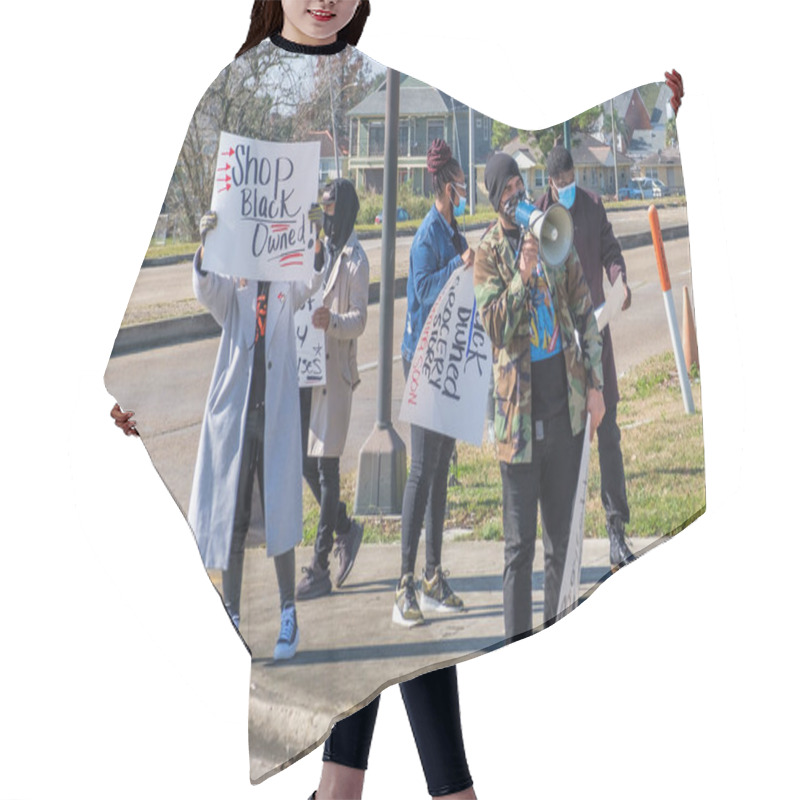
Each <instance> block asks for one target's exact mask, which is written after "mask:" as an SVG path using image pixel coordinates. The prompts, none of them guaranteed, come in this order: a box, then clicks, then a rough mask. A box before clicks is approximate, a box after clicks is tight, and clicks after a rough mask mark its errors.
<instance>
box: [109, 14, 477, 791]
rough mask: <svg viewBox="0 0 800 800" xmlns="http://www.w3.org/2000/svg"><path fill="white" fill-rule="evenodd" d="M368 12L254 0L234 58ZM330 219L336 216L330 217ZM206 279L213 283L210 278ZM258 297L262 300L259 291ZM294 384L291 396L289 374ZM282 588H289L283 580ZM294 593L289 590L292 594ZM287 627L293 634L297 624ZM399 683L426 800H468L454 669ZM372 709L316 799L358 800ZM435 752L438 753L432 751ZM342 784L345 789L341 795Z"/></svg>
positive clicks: (337, 749) (355, 31)
mask: <svg viewBox="0 0 800 800" xmlns="http://www.w3.org/2000/svg"><path fill="white" fill-rule="evenodd" d="M369 11H370V8H369V0H358V2H356V1H355V0H339V2H336V0H322V1H321V2H320V0H317V2H307V1H306V0H281V2H278V0H255V2H254V4H253V9H252V11H251V24H250V30H249V32H248V36H247V39H246V41H245V43H244V44H243V45H242V47H241V48H240V50H239V52H238V53H237V56H241V55H243V54H244V53H246V52H247V51H248V50H250V49H252V48H254V47H257V46H258V45H259V44H261V42H263V41H264V40H265V39H270V40H271V42H272V45H274V46H275V47H280V48H283V49H287V50H289V51H291V52H293V53H298V54H307V55H328V54H334V53H337V52H341V51H342V50H343V49H344V48H345V47H347V45H348V44H349V45H355V44H357V42H358V39H359V37H360V35H361V31H362V29H363V27H364V23H365V22H366V19H367V17H368V15H369ZM284 12H285V15H284ZM323 199H324V198H323ZM333 216H334V217H335V213H334V215H333ZM211 224H213V222H212V220H210V219H205V221H204V222H203V228H204V230H205V229H206V228H207V227H208V226H209V225H211ZM334 226H335V221H334ZM195 264H196V275H197V278H196V280H198V281H200V279H202V278H203V277H204V276H203V275H202V271H201V269H200V268H201V267H202V252H199V253H198V256H197V257H196V260H195ZM205 277H207V276H205ZM211 280H212V281H214V280H215V278H212V279H211ZM245 288H247V287H245ZM264 288H266V287H264ZM248 291H250V289H248ZM264 294H265V295H267V293H266V292H265V293H264ZM273 295H274V289H271V290H270V291H269V292H268V306H269V305H271V304H272V303H273ZM281 316H282V317H284V318H288V317H289V316H291V315H286V314H283V315H281ZM253 322H254V323H255V318H253ZM329 324H330V321H329ZM287 349H291V352H292V353H294V350H295V348H294V343H293V342H292V343H291V345H290V346H288V344H287ZM284 359H285V360H286V361H287V362H288V360H289V355H288V354H284V355H283V358H282V361H283V360H284ZM295 366H296V365H295ZM270 377H271V375H270ZM294 380H295V391H296V386H297V384H296V373H295V377H294ZM251 394H252V392H251ZM296 396H297V395H295V397H296ZM286 397H287V398H289V397H290V393H287V395H286ZM111 415H112V417H113V418H114V420H115V424H116V425H117V426H118V427H120V429H122V430H123V431H124V432H125V433H126V435H134V434H136V435H138V432H137V431H136V423H135V420H134V419H133V412H131V411H127V412H123V411H122V410H121V409H120V408H119V405H118V404H117V405H115V406H114V408H113V409H112V412H111ZM292 419H293V413H290V414H289V417H288V418H284V417H276V418H275V420H274V424H276V425H277V424H278V423H280V424H284V423H285V422H286V421H287V420H288V425H289V427H290V428H291V427H292V423H291V420H292ZM298 424H299V422H298ZM254 427H257V426H254ZM285 452H286V453H287V454H290V453H292V452H297V448H293V449H292V448H289V449H287V450H286V451H285ZM293 472H294V471H293ZM251 475H252V473H251ZM296 486H297V488H298V491H299V488H300V478H299V474H297V476H296ZM292 505H294V503H292ZM267 513H269V512H267ZM290 553H291V559H292V576H293V572H294V563H293V561H294V559H293V556H294V550H293V549H292V550H291V551H290ZM277 561H278V560H277V559H276V567H277V568H278V569H279V584H280V591H281V596H282V597H284V596H285V595H288V594H289V592H288V586H284V585H283V584H282V583H281V581H280V572H281V570H282V566H283V565H282V566H278V563H277ZM287 561H288V558H287ZM285 583H286V584H288V580H287V581H285ZM293 588H294V587H293V586H292V590H293ZM292 594H293V591H292ZM287 603H288V601H287ZM292 619H294V614H292ZM294 628H295V631H296V623H295V625H294ZM403 686H404V688H403V689H402V691H403V699H404V702H405V705H406V710H407V712H408V714H409V719H410V720H411V721H412V729H413V731H414V735H415V738H416V740H417V745H418V748H419V750H420V754H421V758H422V759H423V764H424V768H425V772H426V776H428V783H429V791H430V792H431V795H432V796H435V797H447V798H452V799H453V800H462V799H463V800H470V798H475V797H476V795H475V793H474V791H473V789H472V788H471V787H472V779H471V778H470V776H469V770H468V768H467V766H466V758H465V755H464V746H463V740H462V737H461V727H460V712H459V706H458V687H457V683H456V671H455V667H450V668H447V669H445V670H441V671H438V672H429V673H425V674H423V675H421V676H419V677H418V678H415V679H414V680H413V681H411V682H408V683H407V684H404V685H403ZM377 707H378V700H377V699H376V700H374V701H373V702H372V703H371V704H370V705H368V706H367V707H366V708H364V709H361V710H360V711H358V712H356V713H355V714H354V715H352V716H351V717H348V718H347V720H344V721H343V722H345V723H347V724H345V725H344V728H342V724H343V722H340V723H338V724H337V725H335V726H334V728H333V732H332V734H331V736H330V738H329V740H328V743H327V747H326V752H327V754H328V755H327V756H326V757H325V763H324V765H323V778H322V781H321V783H320V788H319V790H318V791H316V792H315V793H314V796H315V797H316V798H317V800H336V798H343V797H346V798H360V797H361V786H362V785H363V780H364V772H363V770H364V769H366V754H367V753H368V751H369V746H370V743H371V738H372V727H373V726H374V721H375V714H376V712H377ZM348 728H349V730H348ZM439 747H440V748H441V749H438V748H439ZM353 749H354V750H355V752H360V753H362V754H364V761H363V767H361V768H358V767H357V768H353V767H351V766H349V765H348V764H346V763H339V761H346V760H347V759H346V755H342V756H339V755H337V754H340V753H341V754H346V753H347V752H352V750H353ZM354 775H356V776H359V777H358V778H357V780H356V784H357V787H356V788H352V790H351V788H349V787H351V785H352V779H353V776H354ZM343 786H344V787H348V788H345V789H344V790H342V787H343ZM342 792H343V793H342Z"/></svg>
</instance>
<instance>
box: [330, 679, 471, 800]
mask: <svg viewBox="0 0 800 800" xmlns="http://www.w3.org/2000/svg"><path fill="white" fill-rule="evenodd" d="M400 691H401V693H402V695H403V702H404V703H405V706H406V713H407V714H408V721H409V722H410V723H411V730H412V732H413V734H414V741H415V742H416V744H417V751H418V752H419V758H420V761H421V762H422V770H423V772H424V773H425V780H426V782H427V784H428V792H430V794H431V796H432V797H440V796H442V795H446V794H453V793H454V792H460V791H463V790H464V789H468V788H469V787H470V786H472V777H471V776H470V774H469V767H468V766H467V756H466V753H465V752H464V739H463V737H462V734H461V712H460V709H459V704H458V680H457V677H456V668H455V667H447V668H445V669H438V670H435V671H433V672H426V673H425V674H424V675H420V676H419V677H418V678H414V679H413V680H410V681H405V682H404V683H401V684H400ZM380 699H381V698H380V695H378V697H376V698H375V699H374V700H373V701H372V702H371V703H370V704H369V705H368V706H365V707H364V708H362V709H361V710H360V711H357V712H356V713H355V714H353V715H351V716H349V717H347V718H346V719H343V720H342V721H341V722H337V723H336V725H334V726H333V730H332V731H331V735H330V736H329V737H328V740H327V741H326V742H325V750H324V752H323V754H322V760H323V761H332V762H334V763H336V764H342V765H344V766H346V767H352V768H353V769H362V770H364V769H366V768H367V761H368V759H369V750H370V745H371V744H372V733H373V731H374V730H375V719H376V717H377V715H378V704H379V701H380Z"/></svg>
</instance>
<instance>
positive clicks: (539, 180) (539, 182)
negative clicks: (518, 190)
mask: <svg viewBox="0 0 800 800" xmlns="http://www.w3.org/2000/svg"><path fill="white" fill-rule="evenodd" d="M546 183H547V179H546V178H545V173H544V170H543V169H538V168H537V169H536V170H535V171H534V178H533V185H534V186H535V187H536V188H537V189H543V188H544V186H545V185H546Z"/></svg>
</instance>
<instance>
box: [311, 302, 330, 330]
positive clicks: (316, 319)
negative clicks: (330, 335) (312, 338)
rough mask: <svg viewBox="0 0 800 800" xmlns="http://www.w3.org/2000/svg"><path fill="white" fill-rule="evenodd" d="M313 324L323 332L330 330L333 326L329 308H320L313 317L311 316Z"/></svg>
mask: <svg viewBox="0 0 800 800" xmlns="http://www.w3.org/2000/svg"><path fill="white" fill-rule="evenodd" d="M311 324H312V325H313V326H314V327H315V328H318V329H319V330H321V331H326V330H328V326H329V325H330V324H331V312H330V309H329V308H328V307H327V306H320V307H319V308H318V309H317V310H316V311H315V312H314V313H313V314H312V315H311Z"/></svg>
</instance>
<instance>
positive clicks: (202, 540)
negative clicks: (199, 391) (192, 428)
mask: <svg viewBox="0 0 800 800" xmlns="http://www.w3.org/2000/svg"><path fill="white" fill-rule="evenodd" d="M198 257H199V251H198V254H197V255H195V268H194V269H193V283H194V290H195V294H196V295H197V299H198V300H199V301H200V302H201V303H202V304H203V305H204V306H206V308H208V310H209V311H210V312H211V314H212V315H213V317H214V319H215V320H216V321H217V322H218V323H219V325H220V326H221V327H222V336H221V338H220V343H219V350H218V352H217V361H216V364H215V365H214V374H213V377H212V379H211V387H210V389H209V392H208V399H207V400H206V410H205V414H204V415H203V425H202V429H201V432H200V446H199V448H198V451H197V462H196V464H195V471H194V481H193V483H192V494H191V498H190V500H189V524H190V525H191V527H192V530H193V531H194V535H195V538H196V539H197V545H198V547H199V548H200V554H201V556H202V558H203V564H204V565H205V567H206V568H207V569H227V567H228V557H229V555H230V550H231V540H232V535H233V518H234V510H235V507H236V489H237V484H238V480H239V469H240V465H241V453H242V444H243V439H244V424H245V416H246V414H245V412H246V408H247V398H248V394H249V391H250V381H251V379H252V374H253V370H252V364H253V342H254V339H255V330H256V301H257V295H258V281H252V280H251V281H246V282H240V281H239V279H238V278H231V277H227V276H222V275H217V274H215V273H213V272H208V273H205V274H201V273H200V272H199V270H198V269H197V266H198ZM321 281H322V274H321V273H315V275H314V278H313V280H312V282H311V285H309V286H306V285H303V284H300V283H290V282H273V283H271V284H270V290H269V297H268V299H267V324H266V333H265V337H264V345H265V347H264V350H265V357H266V362H267V363H266V374H267V380H266V391H265V395H264V400H265V430H264V485H263V487H262V497H263V498H264V519H265V528H266V531H265V532H266V544H267V555H268V556H277V555H280V554H281V553H285V552H287V551H288V550H291V549H292V547H294V546H295V545H297V544H298V543H299V542H300V540H301V538H302V534H303V513H302V465H301V459H300V451H301V440H300V403H299V389H298V383H297V350H296V347H295V336H296V333H295V325H294V312H295V310H296V309H297V308H299V307H300V306H301V305H302V304H303V303H304V302H305V300H307V299H308V297H309V296H310V294H311V293H313V292H314V291H316V290H317V288H318V287H319V285H320V282H321Z"/></svg>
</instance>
